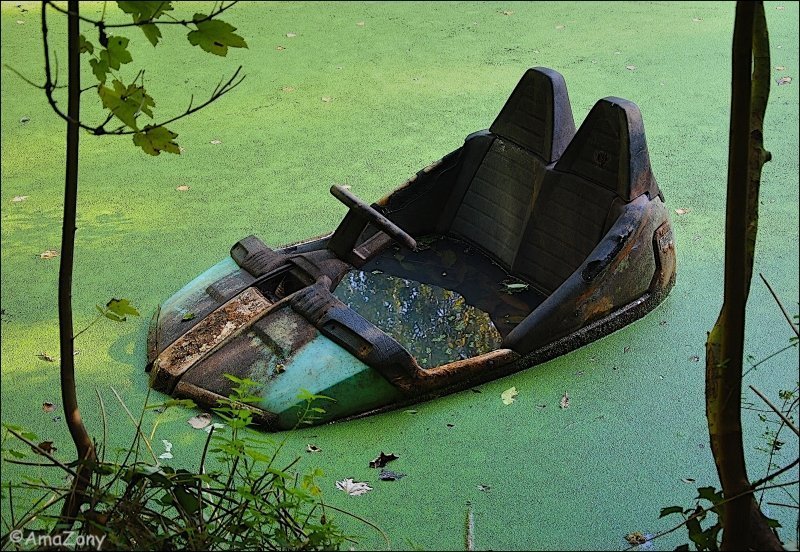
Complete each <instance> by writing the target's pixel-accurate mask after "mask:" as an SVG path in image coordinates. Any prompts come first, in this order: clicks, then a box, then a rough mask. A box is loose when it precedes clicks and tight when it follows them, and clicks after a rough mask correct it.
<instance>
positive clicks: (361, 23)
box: [356, 21, 365, 27]
mask: <svg viewBox="0 0 800 552" xmlns="http://www.w3.org/2000/svg"><path fill="white" fill-rule="evenodd" d="M364 25H365V23H364V22H363V21H359V22H358V23H356V26H358V27H363V26H364Z"/></svg>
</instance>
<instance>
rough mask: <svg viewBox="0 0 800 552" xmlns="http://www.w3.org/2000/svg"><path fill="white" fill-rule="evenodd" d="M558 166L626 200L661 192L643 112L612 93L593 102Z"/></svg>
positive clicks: (561, 169)
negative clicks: (656, 178)
mask: <svg viewBox="0 0 800 552" xmlns="http://www.w3.org/2000/svg"><path fill="white" fill-rule="evenodd" d="M555 169H556V170H557V171H561V172H566V173H571V174H574V175H577V176H579V177H581V178H584V179H586V180H589V181H591V182H594V183H595V184H598V185H600V186H602V187H604V188H607V189H609V190H611V191H613V192H616V194H617V195H618V196H619V197H620V198H622V199H623V200H624V201H626V202H628V201H632V200H633V199H636V198H637V197H639V196H640V195H642V194H644V193H647V194H649V196H650V197H651V198H653V197H655V196H656V195H658V193H659V189H658V184H657V183H656V180H655V177H654V176H653V171H652V169H651V167H650V155H649V154H648V152H647V140H646V139H645V135H644V124H643V123H642V114H641V112H640V111H639V107H638V106H637V105H636V104H635V103H633V102H631V101H628V100H623V99H622V98H615V97H612V96H609V97H607V98H603V99H602V100H598V102H597V103H596V104H594V107H593V108H592V110H591V111H590V112H589V115H587V117H586V120H585V121H583V124H581V127H580V128H579V129H578V133H577V134H576V135H575V137H574V138H573V139H572V142H571V143H570V144H569V146H568V147H567V149H566V151H565V152H564V154H563V155H562V156H561V159H559V161H558V162H557V163H556V166H555Z"/></svg>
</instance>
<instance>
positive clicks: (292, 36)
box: [286, 33, 297, 38]
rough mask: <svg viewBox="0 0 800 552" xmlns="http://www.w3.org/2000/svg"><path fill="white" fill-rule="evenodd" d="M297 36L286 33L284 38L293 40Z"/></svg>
mask: <svg viewBox="0 0 800 552" xmlns="http://www.w3.org/2000/svg"><path fill="white" fill-rule="evenodd" d="M296 36H297V35H296V34H295V33H286V38H294V37H296Z"/></svg>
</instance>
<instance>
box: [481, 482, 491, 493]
mask: <svg viewBox="0 0 800 552" xmlns="http://www.w3.org/2000/svg"><path fill="white" fill-rule="evenodd" d="M478 490H479V491H483V492H484V493H488V492H489V491H491V490H492V487H491V485H484V484H483V483H481V484H480V485H478Z"/></svg>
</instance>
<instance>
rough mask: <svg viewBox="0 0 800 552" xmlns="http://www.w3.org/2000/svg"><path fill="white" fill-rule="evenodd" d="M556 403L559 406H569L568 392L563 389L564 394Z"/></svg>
mask: <svg viewBox="0 0 800 552" xmlns="http://www.w3.org/2000/svg"><path fill="white" fill-rule="evenodd" d="M558 404H559V406H560V407H561V408H569V393H567V392H566V391H564V396H563V397H561V401H559V403H558Z"/></svg>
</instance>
